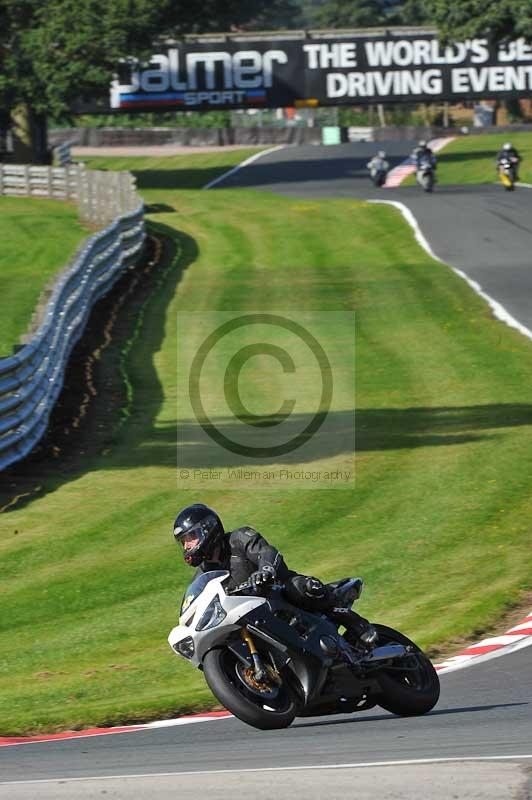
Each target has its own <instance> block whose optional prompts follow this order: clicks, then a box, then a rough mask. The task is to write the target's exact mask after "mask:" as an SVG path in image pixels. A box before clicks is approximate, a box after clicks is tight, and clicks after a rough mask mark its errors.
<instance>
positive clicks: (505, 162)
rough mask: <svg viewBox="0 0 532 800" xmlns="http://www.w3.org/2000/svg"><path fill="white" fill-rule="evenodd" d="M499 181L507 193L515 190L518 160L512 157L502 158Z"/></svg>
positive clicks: (499, 166) (499, 165)
mask: <svg viewBox="0 0 532 800" xmlns="http://www.w3.org/2000/svg"><path fill="white" fill-rule="evenodd" d="M498 171H499V180H500V181H501V183H502V185H503V186H504V188H505V189H506V191H507V192H512V191H513V190H514V188H515V180H516V172H517V159H516V158H512V157H511V156H506V157H504V158H501V160H500V161H499V164H498Z"/></svg>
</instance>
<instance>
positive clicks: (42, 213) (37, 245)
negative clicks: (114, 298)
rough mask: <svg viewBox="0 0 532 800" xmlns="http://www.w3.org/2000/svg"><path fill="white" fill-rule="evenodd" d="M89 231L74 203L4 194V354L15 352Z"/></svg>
mask: <svg viewBox="0 0 532 800" xmlns="http://www.w3.org/2000/svg"><path fill="white" fill-rule="evenodd" d="M88 235H89V231H88V230H87V229H86V228H84V227H83V226H82V225H81V224H80V223H79V222H78V215H77V209H76V207H75V206H73V205H71V204H70V203H63V202H60V201H59V200H42V199H40V198H39V199H37V198H26V197H0V241H1V242H2V246H1V248H0V357H2V356H7V355H11V351H12V348H13V346H14V345H15V344H17V342H18V340H19V337H20V336H21V335H22V334H23V333H25V332H26V331H27V329H28V326H29V323H30V320H31V316H32V313H33V310H34V308H35V306H36V304H37V301H38V299H39V295H40V293H41V291H42V290H43V289H44V287H45V286H46V284H47V283H48V282H49V281H50V279H51V278H53V276H54V275H55V274H56V273H57V272H59V271H60V270H61V269H62V268H63V267H65V266H66V265H67V263H68V260H69V258H70V257H71V256H72V255H73V254H74V253H75V251H76V248H77V246H78V245H79V243H80V242H81V241H82V239H84V238H85V237H86V236H88Z"/></svg>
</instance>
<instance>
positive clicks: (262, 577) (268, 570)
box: [249, 564, 275, 590]
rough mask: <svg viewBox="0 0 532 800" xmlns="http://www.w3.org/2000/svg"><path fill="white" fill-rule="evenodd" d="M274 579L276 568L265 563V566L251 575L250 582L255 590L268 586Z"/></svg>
mask: <svg viewBox="0 0 532 800" xmlns="http://www.w3.org/2000/svg"><path fill="white" fill-rule="evenodd" d="M274 580H275V570H274V568H273V567H271V566H270V565H269V564H265V565H264V566H263V567H261V568H260V569H258V570H257V571H256V572H254V573H253V574H252V575H250V578H249V582H250V583H251V585H252V587H253V588H254V589H255V590H257V589H261V588H262V587H263V586H266V585H267V584H269V583H273V582H274Z"/></svg>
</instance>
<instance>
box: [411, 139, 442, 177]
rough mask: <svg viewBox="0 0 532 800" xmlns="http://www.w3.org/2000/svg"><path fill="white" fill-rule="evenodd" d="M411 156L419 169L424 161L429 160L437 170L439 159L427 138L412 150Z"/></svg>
mask: <svg viewBox="0 0 532 800" xmlns="http://www.w3.org/2000/svg"><path fill="white" fill-rule="evenodd" d="M411 158H413V159H414V161H415V163H416V169H419V168H420V166H421V164H422V162H423V161H428V162H429V163H430V165H431V167H432V169H433V170H436V166H437V160H436V156H435V155H434V151H433V150H432V149H431V148H430V147H429V146H428V144H427V142H426V140H425V139H421V141H420V142H419V143H418V145H417V147H415V148H414V150H413V151H412V156H411Z"/></svg>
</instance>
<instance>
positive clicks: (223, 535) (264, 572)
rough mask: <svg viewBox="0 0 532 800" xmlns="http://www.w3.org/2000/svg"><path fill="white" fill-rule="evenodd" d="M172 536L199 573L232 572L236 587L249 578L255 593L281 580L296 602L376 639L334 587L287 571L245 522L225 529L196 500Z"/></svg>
mask: <svg viewBox="0 0 532 800" xmlns="http://www.w3.org/2000/svg"><path fill="white" fill-rule="evenodd" d="M173 535H174V540H175V541H176V543H177V544H179V545H180V546H181V547H182V548H183V558H184V560H185V562H186V563H187V564H188V565H189V566H193V567H196V568H197V569H196V575H200V574H202V573H205V572H210V571H212V570H220V569H224V570H228V571H229V573H230V575H231V580H230V585H232V587H233V588H235V587H236V586H238V585H240V584H241V583H245V582H246V581H249V582H250V583H251V585H252V587H253V588H254V589H255V591H260V590H261V589H262V588H263V587H267V586H268V584H271V583H274V582H278V583H281V584H283V586H284V591H285V594H286V596H287V598H288V599H289V601H290V602H291V603H293V605H296V606H298V607H301V608H304V609H306V610H307V611H314V612H316V611H321V612H323V613H325V614H326V615H327V616H328V617H329V619H331V621H333V622H334V623H335V624H337V625H344V626H345V627H346V628H347V627H348V628H350V629H352V630H353V631H354V633H355V634H356V635H357V636H358V637H359V638H360V640H361V641H362V642H363V643H364V644H366V645H368V646H372V645H373V644H374V643H375V642H376V639H377V633H376V631H375V629H374V627H373V626H372V625H371V624H370V623H369V622H368V621H367V620H366V619H364V617H361V616H360V615H359V614H357V613H355V612H354V611H352V610H350V609H345V608H336V607H335V606H334V599H333V592H332V589H331V588H330V587H328V586H327V584H324V583H322V581H320V580H319V579H318V578H314V577H308V576H305V575H300V574H299V573H297V572H294V571H292V570H289V569H288V567H287V566H286V564H285V561H284V559H283V556H282V555H281V553H280V552H279V551H278V550H277V549H276V548H275V547H273V546H272V545H271V544H269V543H268V542H267V541H266V539H265V538H264V537H263V536H262V535H261V534H260V533H259V532H258V531H256V530H255V529H254V528H251V527H250V526H247V525H245V526H242V527H240V528H236V529H235V530H233V531H227V532H226V531H225V529H224V526H223V523H222V521H221V519H220V517H219V516H218V514H217V513H216V512H215V511H213V509H211V508H209V507H208V506H206V505H204V504H203V503H194V504H192V505H189V506H186V507H185V508H183V509H182V510H181V511H180V512H179V513H178V515H177V517H176V518H175V521H174V527H173Z"/></svg>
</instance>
